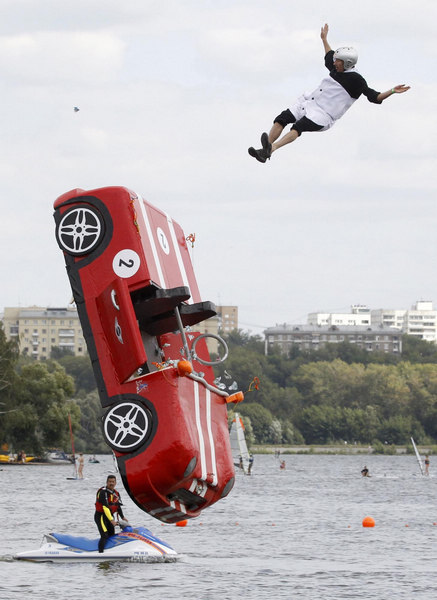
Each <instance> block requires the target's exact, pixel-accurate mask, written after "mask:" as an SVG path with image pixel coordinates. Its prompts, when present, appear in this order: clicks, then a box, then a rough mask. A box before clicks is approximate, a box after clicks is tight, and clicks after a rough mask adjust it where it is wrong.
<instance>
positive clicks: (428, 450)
mask: <svg viewBox="0 0 437 600" xmlns="http://www.w3.org/2000/svg"><path fill="white" fill-rule="evenodd" d="M384 449H385V450H386V452H380V451H379V450H378V451H375V449H374V448H373V446H360V445H358V444H357V445H355V444H353V445H352V444H348V445H346V444H345V445H344V446H341V445H340V444H332V445H331V444H326V445H317V444H314V445H309V444H304V445H301V446H297V445H294V446H285V445H277V446H274V445H272V444H254V445H253V446H251V447H250V451H251V452H253V454H275V452H278V451H279V452H280V454H281V455H282V454H344V455H350V454H366V455H374V456H378V455H380V456H384V455H385V456H387V455H392V456H400V455H406V454H409V455H412V454H413V453H414V452H413V451H412V449H410V447H409V446H392V445H387V446H384ZM417 449H418V450H419V453H420V454H424V455H425V454H428V455H430V456H432V455H433V454H434V453H435V452H437V449H436V447H435V446H433V445H428V446H418V447H417Z"/></svg>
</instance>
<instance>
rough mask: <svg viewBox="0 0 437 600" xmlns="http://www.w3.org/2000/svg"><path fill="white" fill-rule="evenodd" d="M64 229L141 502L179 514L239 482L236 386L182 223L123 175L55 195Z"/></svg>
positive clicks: (130, 483)
mask: <svg viewBox="0 0 437 600" xmlns="http://www.w3.org/2000/svg"><path fill="white" fill-rule="evenodd" d="M54 208H55V213H54V217H55V222H56V239H57V242H58V245H59V247H60V248H61V249H62V250H63V252H64V257H65V262H66V268H67V273H68V276H69V279H70V283H71V287H72V290H73V296H74V300H75V302H76V306H77V310H78V314H79V318H80V321H81V325H82V329H83V332H84V336H85V340H86V343H87V347H88V352H89V355H90V358H91V361H92V365H93V369H94V375H95V378H96V382H97V386H98V391H99V395H100V400H101V404H102V407H103V408H104V414H103V418H102V422H103V432H104V436H105V440H106V442H107V444H108V445H109V446H110V447H111V448H112V450H113V451H114V454H115V456H116V458H117V463H118V468H119V471H120V474H121V477H122V479H123V484H124V486H125V488H126V490H127V492H128V493H129V495H130V496H131V498H132V499H133V500H134V501H135V502H136V504H137V505H138V506H139V507H140V508H142V509H143V510H145V511H146V512H147V513H149V514H150V515H152V516H153V517H156V518H157V519H159V520H161V521H164V522H167V523H175V522H178V521H180V520H182V519H186V518H191V517H196V516H198V515H199V514H200V512H201V511H202V510H203V509H204V508H206V507H208V506H210V505H211V504H213V503H215V502H217V501H218V500H220V499H221V498H223V497H225V496H226V495H227V494H228V493H229V492H230V490H231V489H232V486H233V483H234V467H233V460H232V455H231V448H230V441H229V433H228V426H227V409H226V405H227V403H228V402H238V401H241V400H242V399H243V395H242V393H241V392H238V393H237V394H233V395H232V396H229V395H228V393H227V392H226V391H223V390H221V389H219V388H218V387H217V386H216V385H215V384H214V373H213V368H212V367H213V365H214V364H217V362H220V361H221V360H224V359H225V358H226V356H227V348H226V344H225V343H224V341H223V340H222V339H221V338H219V336H214V337H217V339H218V341H219V343H220V350H221V354H222V356H221V358H220V357H219V358H218V359H217V361H211V358H210V355H209V352H208V349H207V346H206V340H205V337H206V335H207V334H203V335H201V334H199V333H194V332H191V331H190V326H193V325H195V324H197V323H199V322H201V321H203V320H205V319H208V318H209V317H211V316H213V315H215V314H216V311H215V306H214V304H212V303H211V302H203V301H202V300H201V298H200V294H199V290H198V287H197V283H196V278H195V276H194V271H193V267H192V264H191V260H190V256H189V252H188V247H187V241H186V238H185V235H184V233H183V231H182V229H181V227H180V226H179V225H178V224H177V223H175V222H174V221H173V220H172V219H171V218H170V217H169V216H168V215H167V214H165V213H164V212H162V211H161V210H159V209H157V208H155V207H154V206H152V205H151V204H149V203H148V202H146V201H145V200H143V198H141V197H140V196H139V195H137V194H135V193H134V192H132V191H130V190H129V189H127V188H123V187H107V188H101V189H95V190H91V191H84V190H81V189H76V190H72V191H70V192H67V193H66V194H63V195H62V196H60V197H59V198H58V199H57V200H56V202H55V204H54Z"/></svg>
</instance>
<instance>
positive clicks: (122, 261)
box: [118, 258, 135, 269]
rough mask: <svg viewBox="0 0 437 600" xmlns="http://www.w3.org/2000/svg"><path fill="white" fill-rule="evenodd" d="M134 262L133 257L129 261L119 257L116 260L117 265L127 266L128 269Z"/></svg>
mask: <svg viewBox="0 0 437 600" xmlns="http://www.w3.org/2000/svg"><path fill="white" fill-rule="evenodd" d="M134 264H135V261H134V260H133V258H131V259H130V260H129V261H127V262H126V261H125V260H123V259H122V258H120V260H119V261H118V266H119V267H127V268H128V269H131V268H132V267H133V266H134Z"/></svg>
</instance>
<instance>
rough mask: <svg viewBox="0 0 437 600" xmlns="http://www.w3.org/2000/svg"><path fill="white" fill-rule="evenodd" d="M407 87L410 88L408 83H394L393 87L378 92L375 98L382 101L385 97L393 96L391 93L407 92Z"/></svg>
mask: <svg viewBox="0 0 437 600" xmlns="http://www.w3.org/2000/svg"><path fill="white" fill-rule="evenodd" d="M409 89H410V86H409V85H404V84H401V85H395V87H394V88H392V89H391V90H387V91H386V92H381V93H380V94H378V96H377V98H376V99H377V100H378V102H382V101H383V100H385V99H386V98H389V97H390V96H393V94H403V93H404V92H408V90H409Z"/></svg>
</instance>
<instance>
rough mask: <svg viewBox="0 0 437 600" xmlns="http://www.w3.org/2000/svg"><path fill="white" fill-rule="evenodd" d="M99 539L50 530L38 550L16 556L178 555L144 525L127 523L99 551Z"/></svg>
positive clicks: (149, 558)
mask: <svg viewBox="0 0 437 600" xmlns="http://www.w3.org/2000/svg"><path fill="white" fill-rule="evenodd" d="M98 543H99V539H98V538H97V539H92V540H91V539H88V538H83V537H75V536H72V535H65V534H59V533H49V534H46V535H45V536H44V539H43V542H42V544H41V547H40V548H38V550H31V551H28V552H20V553H18V554H16V555H15V558H16V559H17V560H30V561H34V562H106V561H124V562H156V561H159V562H171V561H175V560H176V557H177V553H176V551H175V550H174V549H173V548H172V547H171V546H169V545H168V544H167V543H166V542H163V541H162V540H160V539H159V538H157V537H155V536H154V535H153V534H152V533H151V531H149V530H148V529H146V528H145V527H135V528H133V527H127V528H125V529H124V530H123V531H122V532H121V533H117V534H115V535H113V536H112V537H110V538H108V541H107V542H106V546H105V551H104V552H103V553H100V552H99V551H98Z"/></svg>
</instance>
